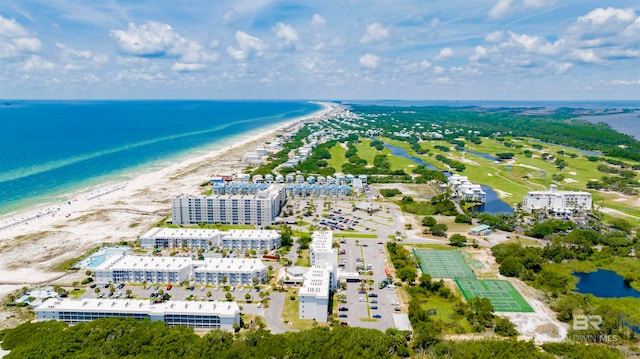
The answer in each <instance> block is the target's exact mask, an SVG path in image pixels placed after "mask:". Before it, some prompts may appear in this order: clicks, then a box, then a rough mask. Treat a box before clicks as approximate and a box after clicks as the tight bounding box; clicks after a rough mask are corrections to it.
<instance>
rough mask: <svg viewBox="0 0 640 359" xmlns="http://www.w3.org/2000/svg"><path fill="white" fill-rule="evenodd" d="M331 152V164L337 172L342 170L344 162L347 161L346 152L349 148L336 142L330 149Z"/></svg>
mask: <svg viewBox="0 0 640 359" xmlns="http://www.w3.org/2000/svg"><path fill="white" fill-rule="evenodd" d="M329 153H330V154H331V158H330V159H328V160H327V162H328V163H329V166H331V167H333V168H334V169H335V170H336V172H342V164H343V163H346V158H345V157H344V154H345V153H347V149H346V148H344V147H342V144H340V143H336V145H335V146H333V147H332V148H331V149H330V150H329Z"/></svg>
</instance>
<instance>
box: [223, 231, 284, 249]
mask: <svg viewBox="0 0 640 359" xmlns="http://www.w3.org/2000/svg"><path fill="white" fill-rule="evenodd" d="M220 234H221V235H220V243H219V246H220V247H221V248H223V249H229V250H231V249H232V250H241V251H246V250H255V251H264V250H268V251H269V250H273V249H276V248H279V247H280V241H281V239H282V237H281V236H280V233H278V232H277V231H274V230H262V229H259V230H243V229H235V230H230V231H226V232H220Z"/></svg>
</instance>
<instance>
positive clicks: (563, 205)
mask: <svg viewBox="0 0 640 359" xmlns="http://www.w3.org/2000/svg"><path fill="white" fill-rule="evenodd" d="M591 206H592V198H591V193H588V192H571V191H558V187H557V186H556V185H551V188H550V189H549V191H532V192H529V193H527V195H526V197H524V202H523V207H524V209H526V210H529V211H533V210H535V209H544V210H550V211H553V212H558V213H573V212H583V211H588V210H590V209H591Z"/></svg>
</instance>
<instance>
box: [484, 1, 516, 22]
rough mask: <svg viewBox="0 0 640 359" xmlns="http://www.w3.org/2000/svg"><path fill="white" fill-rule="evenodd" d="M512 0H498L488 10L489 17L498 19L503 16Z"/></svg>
mask: <svg viewBox="0 0 640 359" xmlns="http://www.w3.org/2000/svg"><path fill="white" fill-rule="evenodd" d="M512 2H513V1H512V0H498V2H497V3H496V4H495V5H494V6H493V7H492V8H491V10H490V11H489V18H490V19H499V18H501V17H503V16H504V15H505V14H506V13H507V12H508V11H509V8H510V7H511V3H512Z"/></svg>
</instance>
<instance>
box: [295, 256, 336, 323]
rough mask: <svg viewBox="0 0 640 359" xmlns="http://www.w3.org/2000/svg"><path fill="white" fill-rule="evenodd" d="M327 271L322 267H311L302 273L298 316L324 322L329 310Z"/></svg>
mask: <svg viewBox="0 0 640 359" xmlns="http://www.w3.org/2000/svg"><path fill="white" fill-rule="evenodd" d="M329 276H330V275H329V272H328V271H327V270H325V269H324V268H322V267H311V269H309V271H308V272H307V273H306V274H305V275H304V281H303V283H304V284H303V285H302V287H301V288H300V291H299V292H298V300H299V307H298V310H299V317H300V318H301V319H315V320H316V321H317V322H326V321H327V316H328V312H329V297H330V293H331V291H330V290H329Z"/></svg>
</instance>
